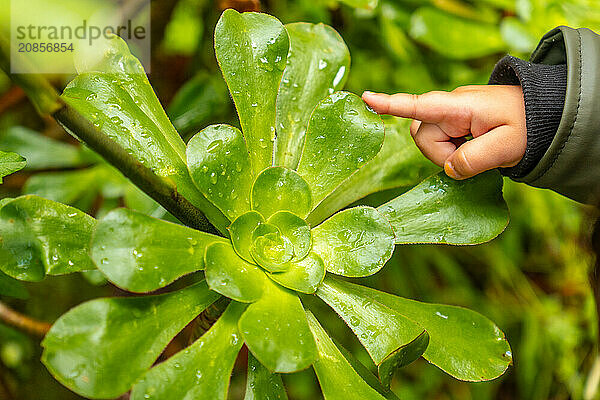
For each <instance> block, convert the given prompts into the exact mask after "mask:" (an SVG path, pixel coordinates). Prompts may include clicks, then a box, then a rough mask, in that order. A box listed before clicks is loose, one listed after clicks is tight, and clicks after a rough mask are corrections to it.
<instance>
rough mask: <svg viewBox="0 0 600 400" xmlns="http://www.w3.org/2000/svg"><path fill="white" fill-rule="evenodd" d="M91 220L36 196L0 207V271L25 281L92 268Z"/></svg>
mask: <svg viewBox="0 0 600 400" xmlns="http://www.w3.org/2000/svg"><path fill="white" fill-rule="evenodd" d="M95 225H96V221H95V220H94V218H92V217H90V216H89V215H87V214H85V213H83V212H81V211H79V210H78V209H76V208H73V207H69V206H66V205H64V204H60V203H56V202H54V201H51V200H46V199H43V198H41V197H37V196H31V195H28V196H22V197H18V198H16V199H12V200H6V201H5V202H3V203H2V206H1V208H0V269H1V270H2V272H4V273H5V274H7V275H9V276H11V277H13V278H16V279H19V280H25V281H40V280H42V279H44V277H45V276H46V275H63V274H69V273H72V272H77V271H83V270H91V269H96V267H95V265H94V263H93V261H92V259H91V258H90V257H89V256H88V252H89V243H90V240H91V236H92V231H93V229H94V227H95Z"/></svg>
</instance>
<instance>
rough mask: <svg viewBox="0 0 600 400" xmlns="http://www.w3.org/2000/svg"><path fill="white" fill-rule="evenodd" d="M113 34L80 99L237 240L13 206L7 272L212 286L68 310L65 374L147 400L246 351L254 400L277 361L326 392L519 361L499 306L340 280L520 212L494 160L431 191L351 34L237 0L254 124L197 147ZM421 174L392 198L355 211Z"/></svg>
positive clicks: (58, 334) (60, 349)
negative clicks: (208, 312)
mask: <svg viewBox="0 0 600 400" xmlns="http://www.w3.org/2000/svg"><path fill="white" fill-rule="evenodd" d="M108 46H109V47H108V48H107V49H106V51H105V52H104V53H103V54H104V57H103V58H102V59H101V60H100V61H99V62H98V63H96V64H94V65H93V66H90V65H87V67H85V68H82V69H80V71H79V75H78V76H77V77H76V78H75V79H74V80H73V81H72V82H71V83H70V84H69V85H68V87H67V88H66V89H65V91H64V93H63V96H62V97H63V99H64V100H65V101H66V102H67V103H68V104H70V105H71V106H72V107H74V108H75V109H77V110H78V111H79V112H80V113H81V114H82V115H84V116H85V117H87V118H88V119H89V120H90V121H91V122H92V123H93V124H94V125H95V126H96V127H97V128H98V129H101V130H102V131H103V132H104V133H106V134H107V135H108V136H109V137H110V138H111V139H112V140H113V141H115V142H117V143H118V144H119V145H120V146H122V147H123V148H124V149H125V150H126V151H127V152H128V153H129V154H131V155H133V156H135V157H136V158H137V159H138V160H139V161H140V162H141V163H142V164H143V165H145V166H147V167H150V168H152V170H153V171H154V172H155V173H156V174H157V175H159V176H161V177H162V178H163V179H164V180H166V181H167V182H170V183H171V184H172V185H173V186H175V187H176V188H177V192H178V194H179V195H181V196H183V197H184V198H186V199H187V200H188V201H189V202H190V203H191V204H193V205H194V206H195V207H197V208H199V209H201V210H202V211H203V212H204V213H205V214H206V216H207V217H208V218H209V219H210V221H211V222H212V224H213V225H214V226H215V227H216V229H217V230H218V231H220V233H221V234H222V236H220V235H217V234H212V233H208V232H203V231H200V230H197V229H193V228H191V227H187V226H183V225H180V224H175V223H172V222H167V221H164V220H160V219H156V218H153V217H150V216H147V215H145V214H142V213H139V212H136V211H133V210H130V209H116V210H114V211H111V212H109V213H108V214H107V215H106V216H104V217H103V218H101V219H100V220H95V219H94V218H92V217H90V216H88V215H86V214H85V213H83V212H81V211H79V210H77V209H74V208H72V207H69V206H66V205H62V204H59V203H56V202H53V201H50V200H46V199H43V198H40V197H37V196H23V197H20V198H17V199H10V200H5V201H3V202H2V203H1V204H2V207H1V208H0V239H1V240H0V269H1V270H2V271H3V272H4V273H5V274H7V275H9V276H11V277H13V278H17V279H21V280H30V281H36V280H40V279H43V278H44V276H45V275H47V274H51V275H59V274H64V273H70V272H75V271H81V270H91V269H95V268H97V269H98V270H100V271H101V272H102V273H103V274H104V275H105V276H106V278H107V279H108V280H109V281H110V282H112V283H113V284H115V285H116V286H118V287H120V288H122V289H124V290H126V291H130V292H134V293H150V292H153V291H155V290H158V289H161V288H165V287H166V286H167V285H169V284H171V283H172V282H174V281H176V280H177V279H178V278H180V277H182V276H184V275H187V274H190V273H192V272H195V271H199V270H204V275H205V280H202V281H200V282H197V283H195V284H193V285H191V286H189V287H186V288H184V289H181V290H174V291H168V292H166V293H163V294H153V295H142V296H134V297H120V298H107V299H97V300H92V301H90V302H87V303H84V304H82V305H80V306H78V307H75V308H74V309H72V310H70V311H69V312H67V313H66V314H65V315H63V316H62V317H61V318H60V319H59V320H58V321H57V322H56V323H55V324H54V325H53V327H52V329H51V330H50V332H49V333H48V334H47V335H46V337H45V339H44V341H43V343H42V345H43V347H44V353H43V362H44V363H45V365H46V366H47V368H48V369H49V371H50V372H51V373H52V374H53V375H54V376H55V377H56V379H58V380H59V381H60V382H61V383H63V384H64V385H65V386H67V387H68V388H70V389H71V390H73V391H75V392H77V393H79V394H81V395H82V396H86V397H89V398H114V397H117V396H119V395H121V394H123V393H125V392H127V391H129V390H131V398H132V399H134V400H138V399H192V398H194V399H195V398H202V399H225V398H226V397H227V391H228V386H229V377H230V374H231V371H232V369H233V365H234V361H235V359H236V357H237V354H238V352H239V351H240V349H241V347H242V345H244V344H245V345H246V346H247V347H248V349H249V352H250V356H249V368H248V385H247V392H246V399H255V398H256V399H266V398H286V394H285V390H284V388H283V384H282V381H281V377H280V375H279V374H280V373H292V372H296V371H300V370H303V369H306V368H308V367H310V366H312V367H313V368H314V370H315V372H316V374H317V377H318V379H319V382H320V385H321V388H322V391H323V394H324V396H325V398H326V399H338V398H356V399H381V398H388V399H390V398H395V396H394V394H393V393H392V392H391V391H390V390H389V384H390V381H391V378H392V374H393V372H394V371H395V369H396V368H398V367H401V366H404V365H407V364H409V363H411V362H412V361H414V360H416V359H417V358H419V357H421V356H422V357H424V358H425V359H426V360H428V361H429V362H430V363H432V364H434V365H436V366H437V367H439V368H440V369H442V370H444V371H445V372H447V373H448V374H450V375H452V376H454V377H456V378H457V379H461V380H466V381H485V380H490V379H494V378H496V377H498V376H500V375H502V374H503V373H504V371H505V370H506V368H507V367H508V365H509V364H510V363H511V360H512V357H511V352H510V347H509V344H508V342H507V341H506V340H505V338H504V335H503V333H502V332H501V331H500V330H499V329H498V327H497V326H496V325H494V323H493V322H491V321H490V320H488V319H487V318H485V317H484V316H482V315H480V314H478V313H476V312H474V311H470V310H467V309H464V308H460V307H455V306H448V305H439V304H427V303H421V302H418V301H414V300H408V299H404V298H401V297H398V296H395V295H392V294H387V293H384V292H380V291H378V290H375V289H371V288H367V287H364V286H360V285H357V284H355V283H351V282H348V281H346V280H343V279H341V278H340V277H352V278H358V277H365V276H369V275H372V274H375V273H376V272H377V271H379V270H380V269H381V268H382V267H383V266H384V265H385V263H386V262H387V260H388V259H389V258H390V257H391V255H392V253H393V251H394V248H395V245H399V244H406V243H444V244H476V243H481V242H484V241H487V240H490V239H492V238H493V237H495V236H497V235H498V234H499V233H500V232H501V231H502V230H503V229H504V227H505V226H506V224H507V222H508V212H507V208H506V205H505V203H504V201H503V199H502V178H501V177H500V175H499V174H498V173H497V172H495V171H494V172H488V173H486V174H482V175H480V176H478V177H476V178H473V179H469V180H465V181H460V182H458V181H454V180H451V179H449V178H447V177H446V176H445V175H444V174H442V173H437V174H434V175H432V176H430V177H429V178H427V179H425V180H424V181H423V182H421V183H420V184H418V185H416V186H415V184H416V183H417V182H418V181H419V180H420V179H421V178H422V177H423V175H425V174H427V173H428V172H430V171H431V166H429V165H428V164H426V163H425V162H424V161H423V160H422V159H421V158H418V155H417V152H416V151H414V150H407V147H406V146H410V144H409V141H408V140H406V135H405V134H404V133H402V132H404V130H405V128H406V123H405V122H403V121H392V122H391V123H390V124H389V125H388V129H387V131H386V130H385V128H384V123H383V121H382V119H381V118H380V117H379V116H378V115H377V114H376V113H374V112H373V111H372V110H370V109H369V108H368V107H367V106H366V105H365V104H364V103H363V102H362V100H361V99H360V98H359V97H358V96H356V95H354V94H352V93H348V92H343V91H339V90H340V89H341V88H342V87H343V85H344V83H345V80H346V77H347V74H348V72H349V67H350V56H349V52H348V49H347V47H346V45H345V44H344V42H343V40H342V39H341V37H340V36H339V35H338V34H337V33H336V32H335V30H333V29H332V28H330V27H328V26H326V25H323V24H318V25H314V24H307V23H293V24H288V25H286V26H283V25H282V24H281V23H280V22H279V21H278V20H277V19H275V18H274V17H272V16H269V15H266V14H260V13H243V14H240V13H238V12H236V11H233V10H226V11H225V12H224V13H223V15H222V16H221V19H220V20H219V22H218V24H217V26H216V29H215V51H216V56H217V60H218V62H219V65H220V68H221V71H222V72H223V76H224V78H225V81H226V83H227V85H228V87H229V90H230V93H231V96H232V98H233V101H234V103H235V106H236V109H237V112H238V115H239V119H240V125H241V131H240V130H239V129H237V128H235V127H233V126H228V125H213V126H209V127H207V128H206V129H204V130H203V131H201V132H199V133H197V134H196V135H195V136H194V137H193V138H192V139H191V140H190V141H189V143H188V144H187V147H186V145H185V144H184V142H183V141H182V140H181V138H180V136H179V135H178V133H177V131H176V130H175V129H174V128H173V126H172V125H171V123H170V122H169V120H168V118H167V116H166V114H165V112H164V110H163V108H162V106H161V105H160V103H159V102H158V99H157V98H156V96H155V94H154V92H153V91H152V88H151V86H150V84H149V82H148V80H147V78H146V76H145V74H144V72H143V68H142V67H141V65H140V64H139V62H138V61H137V59H135V58H134V57H133V56H132V55H131V54H130V53H129V51H128V49H127V47H126V45H125V44H124V42H122V41H121V40H120V39H118V38H116V37H115V38H114V39H111V40H110V41H109V43H108ZM415 160H417V161H415ZM410 186H415V187H414V188H412V189H411V190H409V191H407V192H406V193H404V194H402V195H400V196H398V197H395V198H393V199H391V200H390V201H389V202H387V203H385V204H383V205H381V206H379V207H378V208H373V207H369V206H365V205H358V206H354V207H348V206H349V205H351V204H353V203H354V202H356V201H357V200H360V199H362V198H364V197H365V196H367V195H369V194H371V193H375V192H379V191H383V190H387V189H393V188H397V187H410ZM339 210H341V211H339ZM338 211H339V212H338ZM306 295H314V296H317V297H319V298H320V299H321V300H323V301H324V302H325V303H327V304H328V305H329V306H330V307H331V308H332V309H333V310H334V311H335V313H336V314H337V315H339V316H340V317H341V318H342V319H343V320H344V321H345V322H346V323H347V325H348V327H349V328H350V329H351V330H352V331H353V332H354V333H355V334H356V336H357V338H358V339H359V341H360V342H361V343H362V345H363V346H364V347H365V349H366V350H367V352H368V354H369V355H370V357H371V359H372V360H373V362H374V365H375V366H376V369H377V374H378V378H379V379H377V378H376V377H375V376H374V375H372V374H371V372H369V370H368V368H367V367H365V366H364V365H362V364H360V363H359V362H358V361H356V360H355V359H354V358H353V356H352V355H351V354H350V353H349V352H347V351H346V350H345V349H343V348H342V347H341V346H339V345H338V344H336V343H335V342H334V341H333V340H332V339H331V338H330V337H329V335H328V334H327V333H326V332H325V330H324V329H323V328H322V327H321V325H320V324H319V322H318V321H317V319H316V318H315V316H314V315H313V314H312V313H311V312H310V311H308V310H306V309H305V308H304V306H303V303H302V301H301V299H302V297H303V296H306ZM224 299H225V300H224ZM224 301H225V302H226V303H227V304H228V305H227V307H226V309H225V311H224V312H223V314H222V315H221V316H220V318H219V319H218V320H217V321H216V323H215V324H214V325H213V326H212V327H211V328H210V329H209V330H208V331H207V332H206V333H204V334H203V335H202V336H201V337H200V338H199V339H197V340H196V341H195V342H194V343H193V344H191V345H190V346H189V347H188V348H186V349H184V350H182V351H180V352H179V353H177V354H175V355H174V356H172V357H171V358H169V359H168V360H166V361H164V362H161V363H160V364H157V365H154V366H153V364H154V363H155V362H156V360H157V358H158V357H159V355H160V354H161V353H162V352H163V350H164V348H165V347H166V345H167V344H168V343H169V342H170V341H171V340H172V339H173V338H174V337H175V335H176V334H177V333H179V332H180V331H181V330H182V329H183V328H184V327H185V326H186V325H188V324H189V323H190V322H191V321H192V320H194V319H195V318H196V317H197V316H198V315H199V314H201V313H202V312H203V311H204V310H205V309H206V308H207V307H209V306H210V305H211V304H213V303H217V304H223V302H224Z"/></svg>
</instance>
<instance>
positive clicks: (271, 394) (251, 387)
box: [244, 353, 288, 400]
mask: <svg viewBox="0 0 600 400" xmlns="http://www.w3.org/2000/svg"><path fill="white" fill-rule="evenodd" d="M287 398H288V397H287V394H286V392H285V388H284V387H283V382H282V380H281V376H280V375H279V374H273V373H271V372H270V371H269V370H268V369H266V368H265V367H264V366H263V365H262V364H261V363H260V362H259V361H258V360H257V359H256V358H254V356H253V355H252V353H248V379H247V381H246V395H245V397H244V400H287Z"/></svg>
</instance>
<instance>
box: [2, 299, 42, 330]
mask: <svg viewBox="0 0 600 400" xmlns="http://www.w3.org/2000/svg"><path fill="white" fill-rule="evenodd" d="M0 321H2V322H4V323H5V324H7V325H10V326H13V327H15V328H17V329H19V330H22V331H23V332H26V333H29V334H31V335H33V336H37V337H43V336H44V335H46V333H48V331H49V330H50V327H51V326H52V325H50V324H49V323H47V322H41V321H37V320H35V319H33V318H30V317H28V316H26V315H23V314H21V313H19V312H17V311H15V310H13V309H12V308H10V307H9V306H7V305H6V304H4V303H3V302H1V301H0Z"/></svg>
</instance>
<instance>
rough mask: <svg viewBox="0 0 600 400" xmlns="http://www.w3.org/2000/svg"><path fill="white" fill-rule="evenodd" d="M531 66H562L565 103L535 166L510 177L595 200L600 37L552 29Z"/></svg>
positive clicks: (599, 192)
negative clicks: (527, 171) (565, 71)
mask: <svg viewBox="0 0 600 400" xmlns="http://www.w3.org/2000/svg"><path fill="white" fill-rule="evenodd" d="M531 62H532V63H538V64H547V65H558V64H566V66H567V90H566V96H565V103H564V108H563V112H562V116H561V119H560V123H559V125H558V129H557V131H556V134H555V135H554V139H553V140H552V142H551V143H550V146H549V147H548V150H547V151H546V152H545V154H544V155H543V156H542V158H541V160H540V161H539V162H538V163H537V165H536V166H535V167H534V168H533V169H532V170H531V171H530V172H529V173H527V174H526V175H525V176H522V177H519V178H513V179H515V180H517V181H520V182H524V183H527V184H529V185H531V186H535V187H540V188H548V189H552V190H554V191H556V192H558V193H561V194H563V195H565V196H567V197H569V198H571V199H574V200H576V201H579V202H582V203H589V204H596V203H597V202H598V200H600V68H599V66H600V36H598V35H597V34H595V33H594V32H592V31H591V30H589V29H586V28H580V29H572V28H568V27H565V26H561V27H558V28H556V29H554V30H552V31H550V32H549V33H547V34H546V35H545V36H544V38H543V39H542V41H541V42H540V44H539V45H538V47H537V49H536V50H535V51H534V52H533V54H532V56H531Z"/></svg>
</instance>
